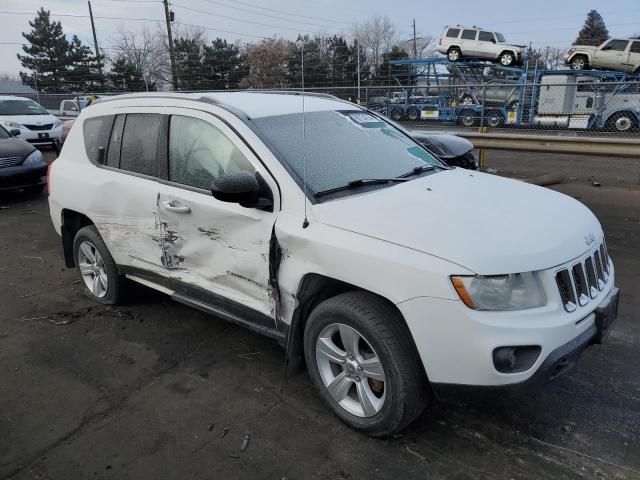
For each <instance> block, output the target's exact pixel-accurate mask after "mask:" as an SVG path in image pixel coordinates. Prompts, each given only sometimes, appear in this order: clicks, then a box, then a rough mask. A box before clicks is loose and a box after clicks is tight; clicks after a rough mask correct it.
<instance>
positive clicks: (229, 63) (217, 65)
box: [202, 38, 249, 90]
mask: <svg viewBox="0 0 640 480" xmlns="http://www.w3.org/2000/svg"><path fill="white" fill-rule="evenodd" d="M202 63H203V70H204V77H205V85H206V88H208V89H212V90H225V89H235V88H238V87H239V85H240V81H241V80H242V79H243V78H244V77H245V76H247V75H248V74H249V65H248V63H247V55H246V53H244V52H243V51H242V50H241V49H240V48H239V47H238V46H236V45H234V44H232V43H228V42H227V41H226V40H224V39H222V38H216V39H215V40H214V41H212V42H211V45H205V46H204V53H203V62H202Z"/></svg>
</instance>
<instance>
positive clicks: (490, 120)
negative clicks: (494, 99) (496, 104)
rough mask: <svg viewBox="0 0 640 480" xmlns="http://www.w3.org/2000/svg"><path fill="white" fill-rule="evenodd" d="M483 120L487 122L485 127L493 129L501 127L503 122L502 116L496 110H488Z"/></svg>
mask: <svg viewBox="0 0 640 480" xmlns="http://www.w3.org/2000/svg"><path fill="white" fill-rule="evenodd" d="M485 120H486V122H487V125H489V126H490V127H494V128H495V127H499V126H500V125H502V122H503V121H504V117H503V116H502V113H500V112H499V111H498V110H489V111H488V112H487V113H486V116H485Z"/></svg>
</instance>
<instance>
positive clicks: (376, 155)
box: [252, 110, 442, 193]
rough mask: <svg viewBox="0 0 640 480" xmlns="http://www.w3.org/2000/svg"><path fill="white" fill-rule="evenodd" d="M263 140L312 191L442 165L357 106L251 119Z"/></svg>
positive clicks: (390, 127) (393, 129) (393, 128)
mask: <svg viewBox="0 0 640 480" xmlns="http://www.w3.org/2000/svg"><path fill="white" fill-rule="evenodd" d="M252 121H253V122H254V124H255V125H256V127H257V128H258V130H259V133H260V134H261V136H262V138H263V139H264V140H265V141H266V142H267V143H268V144H271V146H272V147H273V148H274V149H275V150H276V154H279V156H280V159H281V161H284V162H285V163H286V164H287V165H288V166H289V168H290V169H291V170H293V171H294V172H295V174H296V175H297V176H298V178H300V179H302V178H303V176H304V171H305V165H304V164H305V161H304V159H305V158H306V181H307V188H308V189H309V190H310V191H311V192H313V193H319V192H324V191H326V190H329V189H333V188H337V187H341V186H344V185H345V184H348V183H349V182H351V181H354V180H358V179H377V178H395V177H398V176H400V175H403V174H406V173H407V172H410V171H411V170H412V169H413V168H415V167H419V166H423V165H425V164H432V165H437V166H442V163H441V162H440V161H439V160H438V159H436V158H435V157H434V156H433V155H431V154H430V153H429V152H427V151H426V150H425V149H424V148H423V147H422V146H420V145H419V144H418V143H416V142H414V141H413V140H412V139H410V138H409V137H407V136H406V135H404V134H403V133H402V132H401V131H400V130H398V129H396V128H395V127H393V126H392V125H390V124H389V123H387V122H385V121H382V120H380V119H379V118H377V117H375V116H373V115H371V114H370V113H367V112H364V111H362V110H349V111H324V112H309V113H306V114H305V118H304V122H305V131H306V139H305V141H304V142H303V138H302V133H303V130H302V129H303V118H302V113H294V114H287V115H278V116H274V117H263V118H255V119H253V120H252Z"/></svg>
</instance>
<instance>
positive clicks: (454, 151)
mask: <svg viewBox="0 0 640 480" xmlns="http://www.w3.org/2000/svg"><path fill="white" fill-rule="evenodd" d="M411 136H412V137H413V139H414V140H415V141H416V142H418V143H420V144H421V145H422V146H424V147H425V148H426V149H427V150H429V151H430V152H432V153H434V154H436V155H437V156H438V158H439V159H440V160H442V161H444V162H445V163H446V164H447V165H449V166H450V167H461V168H466V169H468V170H478V168H479V165H478V156H477V155H476V153H475V147H474V146H473V143H471V142H470V141H469V140H467V139H465V138H461V137H458V136H457V135H454V134H451V133H446V132H432V131H424V130H420V131H413V132H411Z"/></svg>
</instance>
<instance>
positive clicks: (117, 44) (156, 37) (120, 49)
mask: <svg viewBox="0 0 640 480" xmlns="http://www.w3.org/2000/svg"><path fill="white" fill-rule="evenodd" d="M112 43H113V47H112V51H113V54H112V57H113V58H115V59H124V60H125V61H126V62H127V63H128V64H130V65H132V66H133V67H134V68H135V69H136V70H137V71H139V72H141V73H142V74H143V75H144V77H145V78H146V79H149V80H150V81H153V82H156V83H158V84H159V85H161V86H162V85H163V84H165V83H168V82H169V79H170V74H169V72H170V68H169V58H168V54H167V52H166V50H165V48H164V39H163V38H162V36H161V35H160V33H159V32H158V31H155V32H153V31H151V30H150V29H148V28H147V27H145V28H143V29H142V30H141V31H139V32H130V31H126V30H124V29H123V28H120V29H119V30H118V35H117V37H115V38H113V39H112ZM113 58H112V60H113Z"/></svg>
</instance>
